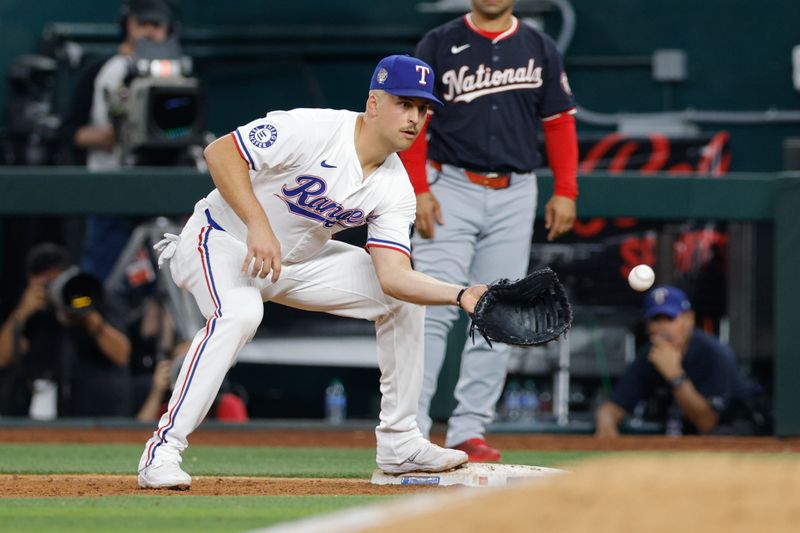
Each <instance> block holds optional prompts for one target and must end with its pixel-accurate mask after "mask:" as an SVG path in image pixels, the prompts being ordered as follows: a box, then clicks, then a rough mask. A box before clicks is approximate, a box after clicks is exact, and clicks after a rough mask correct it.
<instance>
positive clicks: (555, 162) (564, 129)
mask: <svg viewBox="0 0 800 533" xmlns="http://www.w3.org/2000/svg"><path fill="white" fill-rule="evenodd" d="M572 112H574V111H573V110H569V111H567V112H563V113H559V114H558V115H554V116H552V117H547V118H548V120H546V121H544V122H542V129H543V130H544V146H545V150H546V152H547V164H548V166H549V167H550V170H552V171H553V181H554V189H553V194H554V195H557V196H566V197H567V198H570V199H572V200H575V199H576V198H577V197H578V134H577V132H576V130H575V117H574V116H573V115H572Z"/></svg>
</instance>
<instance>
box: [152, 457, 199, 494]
mask: <svg viewBox="0 0 800 533" xmlns="http://www.w3.org/2000/svg"><path fill="white" fill-rule="evenodd" d="M139 486H140V487H141V488H143V489H174V490H187V489H188V488H189V487H191V486H192V476H190V475H189V474H187V473H186V472H184V471H183V470H182V469H181V467H180V466H178V463H175V462H168V461H162V462H157V463H153V464H152V465H150V466H147V467H145V468H143V469H142V470H140V471H139Z"/></svg>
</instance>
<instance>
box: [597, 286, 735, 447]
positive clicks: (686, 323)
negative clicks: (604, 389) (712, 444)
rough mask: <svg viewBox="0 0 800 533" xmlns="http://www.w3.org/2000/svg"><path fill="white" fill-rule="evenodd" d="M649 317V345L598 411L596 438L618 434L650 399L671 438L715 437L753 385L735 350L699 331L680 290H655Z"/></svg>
mask: <svg viewBox="0 0 800 533" xmlns="http://www.w3.org/2000/svg"><path fill="white" fill-rule="evenodd" d="M644 318H645V320H646V325H647V333H648V335H649V336H650V338H649V341H648V342H647V344H645V346H643V347H642V349H641V350H640V351H639V353H638V354H637V356H636V359H635V360H634V361H633V363H631V365H630V366H629V367H628V368H627V369H626V371H625V373H624V374H623V376H622V377H621V378H620V380H619V382H618V383H617V386H616V388H615V390H614V392H613V394H611V396H610V398H609V400H608V401H606V402H604V403H603V404H602V405H601V406H600V407H599V408H598V409H597V412H596V413H595V422H596V435H597V436H599V437H616V436H618V435H619V429H618V427H619V424H620V422H622V420H623V419H624V418H625V415H626V413H632V412H633V410H634V408H635V407H636V406H637V405H638V404H639V403H640V402H642V401H644V400H648V399H652V400H654V404H655V405H654V411H655V415H654V416H655V417H657V418H660V421H662V422H664V423H665V426H666V429H667V432H668V433H671V434H681V433H710V432H712V431H714V430H715V429H717V428H718V426H719V425H720V424H721V423H725V422H727V421H728V419H729V417H730V416H731V414H732V411H733V408H734V407H735V404H736V403H737V402H738V401H740V400H743V399H744V396H745V394H746V389H747V387H748V385H747V381H746V380H745V378H744V377H743V376H742V374H741V373H740V371H739V369H738V368H737V366H736V362H735V359H734V356H733V352H732V351H731V349H730V348H729V347H728V346H725V345H723V344H722V343H720V342H719V341H718V340H717V339H716V338H715V337H712V336H710V335H708V334H706V333H704V332H702V331H700V330H697V329H695V315H694V311H693V310H692V304H691V302H690V301H689V298H688V297H687V296H686V293H684V292H683V291H682V290H680V289H678V288H677V287H672V286H669V285H661V286H658V287H655V288H654V289H652V290H651V291H650V292H649V293H648V294H647V296H646V297H645V303H644Z"/></svg>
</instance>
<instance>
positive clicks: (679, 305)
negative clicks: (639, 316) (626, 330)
mask: <svg viewBox="0 0 800 533" xmlns="http://www.w3.org/2000/svg"><path fill="white" fill-rule="evenodd" d="M691 309H692V304H691V302H690V301H689V297H688V296H686V293H685V292H683V291H682V290H680V289H679V288H677V287H673V286H671V285H659V286H658V287H655V288H654V289H653V290H651V291H650V292H648V293H647V296H645V298H644V318H645V319H646V320H650V319H651V318H653V317H654V316H656V315H666V316H668V317H670V318H675V317H676V316H678V315H679V314H681V313H685V312H686V311H689V310H691Z"/></svg>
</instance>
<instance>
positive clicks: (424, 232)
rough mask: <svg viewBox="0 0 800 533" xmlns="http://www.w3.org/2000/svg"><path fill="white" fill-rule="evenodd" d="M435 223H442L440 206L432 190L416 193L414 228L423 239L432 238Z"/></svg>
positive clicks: (434, 231)
mask: <svg viewBox="0 0 800 533" xmlns="http://www.w3.org/2000/svg"><path fill="white" fill-rule="evenodd" d="M436 224H439V225H440V226H441V225H444V219H443V218H442V207H441V206H440V205H439V201H438V200H437V199H436V197H435V196H434V195H433V193H432V192H423V193H420V194H418V195H417V220H416V222H414V229H415V230H416V231H417V232H418V233H419V236H420V237H422V238H423V239H433V238H434V236H435V234H436Z"/></svg>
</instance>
